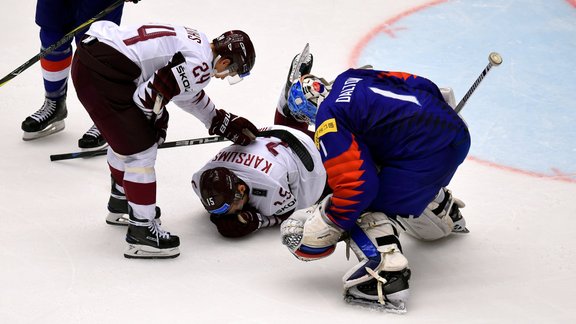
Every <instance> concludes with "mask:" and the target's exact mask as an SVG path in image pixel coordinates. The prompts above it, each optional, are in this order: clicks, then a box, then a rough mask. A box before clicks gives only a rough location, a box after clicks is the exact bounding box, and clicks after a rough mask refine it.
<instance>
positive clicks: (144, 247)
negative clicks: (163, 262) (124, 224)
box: [124, 207, 180, 259]
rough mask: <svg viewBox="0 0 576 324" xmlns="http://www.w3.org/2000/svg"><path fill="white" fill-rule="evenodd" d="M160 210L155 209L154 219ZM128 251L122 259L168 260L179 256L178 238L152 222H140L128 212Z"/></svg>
mask: <svg viewBox="0 0 576 324" xmlns="http://www.w3.org/2000/svg"><path fill="white" fill-rule="evenodd" d="M159 216H160V208H159V207H156V217H159ZM126 242H127V243H128V249H127V250H126V252H124V257H126V258H129V259H169V258H175V257H177V256H179V255H180V249H179V246H180V238H179V237H178V236H176V235H171V234H170V233H169V232H166V231H164V230H163V229H162V228H160V224H158V222H157V221H156V220H155V219H154V220H141V219H137V218H135V217H134V215H133V213H132V211H130V224H129V225H128V231H127V233H126Z"/></svg>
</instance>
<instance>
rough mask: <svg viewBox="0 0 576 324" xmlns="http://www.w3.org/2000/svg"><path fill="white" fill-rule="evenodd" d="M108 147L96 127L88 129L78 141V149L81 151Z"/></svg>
mask: <svg viewBox="0 0 576 324" xmlns="http://www.w3.org/2000/svg"><path fill="white" fill-rule="evenodd" d="M107 146H108V143H107V142H106V140H105V139H104V137H103V136H102V134H101V133H100V130H98V127H96V125H93V126H92V127H90V129H89V130H88V131H86V133H84V135H83V136H82V138H80V139H79V140H78V147H79V148H81V149H82V151H93V150H99V149H103V148H105V147H107Z"/></svg>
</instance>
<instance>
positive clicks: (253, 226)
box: [210, 205, 294, 238]
mask: <svg viewBox="0 0 576 324" xmlns="http://www.w3.org/2000/svg"><path fill="white" fill-rule="evenodd" d="M292 212H294V211H293V210H292V211H290V212H289V213H287V214H284V215H280V216H276V215H272V216H264V215H262V214H261V213H260V212H259V211H258V210H257V209H256V208H254V207H252V206H251V205H245V207H244V208H243V209H242V211H241V212H239V213H237V214H226V215H216V214H210V221H211V222H212V223H214V225H216V228H217V229H218V233H220V235H222V236H224V237H230V238H237V237H243V236H246V235H248V234H251V233H253V232H255V231H257V230H259V229H260V228H265V227H272V226H276V225H278V224H280V223H282V221H284V220H285V219H286V218H288V216H290V214H291V213H292Z"/></svg>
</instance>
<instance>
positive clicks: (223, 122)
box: [208, 109, 258, 145]
mask: <svg viewBox="0 0 576 324" xmlns="http://www.w3.org/2000/svg"><path fill="white" fill-rule="evenodd" d="M208 132H209V133H210V135H222V136H224V137H226V138H227V139H229V140H231V141H232V142H234V143H236V144H240V145H248V144H250V142H252V141H253V140H254V139H256V136H257V135H258V128H256V126H254V124H252V123H251V122H250V121H249V120H248V119H246V118H244V117H238V116H236V115H234V114H231V113H229V112H226V111H224V110H222V109H216V116H215V117H214V118H213V119H212V125H211V126H210V129H209V131H208Z"/></svg>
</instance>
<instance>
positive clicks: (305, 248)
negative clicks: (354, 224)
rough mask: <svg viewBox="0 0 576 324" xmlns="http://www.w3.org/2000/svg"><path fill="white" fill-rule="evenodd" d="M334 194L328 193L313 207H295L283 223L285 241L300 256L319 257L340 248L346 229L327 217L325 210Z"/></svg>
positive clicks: (283, 240)
mask: <svg viewBox="0 0 576 324" xmlns="http://www.w3.org/2000/svg"><path fill="white" fill-rule="evenodd" d="M331 197H332V195H328V196H326V198H324V199H323V200H322V201H321V202H320V203H318V204H316V205H314V206H312V207H309V208H306V209H300V210H297V211H295V212H294V213H293V214H292V216H290V217H289V218H288V219H287V220H285V221H284V222H283V223H282V225H281V226H280V233H281V235H282V244H284V245H286V246H287V247H288V250H290V252H291V253H292V254H294V256H296V258H298V259H300V260H302V261H313V260H318V259H321V258H324V257H327V256H329V255H330V254H332V253H333V252H334V250H335V249H336V243H338V241H339V240H340V238H341V237H342V234H343V233H344V230H343V229H341V228H340V227H338V226H336V225H335V224H334V223H332V221H330V219H328V217H326V213H325V210H326V208H327V207H328V205H329V204H330V198H331Z"/></svg>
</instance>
